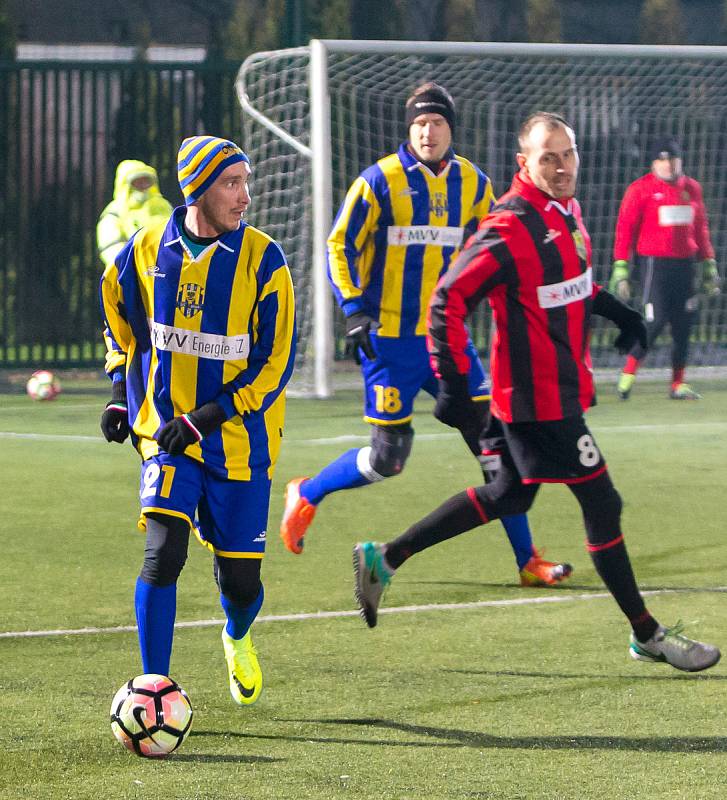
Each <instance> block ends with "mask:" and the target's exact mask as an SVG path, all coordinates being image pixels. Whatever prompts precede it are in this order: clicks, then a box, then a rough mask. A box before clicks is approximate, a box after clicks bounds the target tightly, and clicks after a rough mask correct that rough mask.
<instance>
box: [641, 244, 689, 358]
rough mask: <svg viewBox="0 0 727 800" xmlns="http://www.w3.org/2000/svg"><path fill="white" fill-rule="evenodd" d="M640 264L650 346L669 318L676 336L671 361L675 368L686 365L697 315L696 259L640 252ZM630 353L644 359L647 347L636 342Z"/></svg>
mask: <svg viewBox="0 0 727 800" xmlns="http://www.w3.org/2000/svg"><path fill="white" fill-rule="evenodd" d="M639 267H640V269H641V276H642V285H643V303H644V317H645V318H646V330H647V335H648V341H649V348H651V346H652V345H653V343H654V341H655V340H656V338H657V337H658V336H659V334H660V333H661V332H662V330H663V329H664V326H665V325H666V324H667V322H668V323H669V326H670V328H671V338H672V348H671V365H672V368H673V369H683V368H684V367H685V366H686V364H687V354H688V352H689V334H690V332H691V329H692V323H693V322H694V318H695V316H696V292H695V287H694V261H693V260H692V259H682V258H655V257H653V256H639ZM630 354H631V355H632V356H633V357H634V358H636V359H637V360H638V361H641V360H642V359H643V358H644V356H645V355H646V351H645V350H644V349H643V347H641V346H640V345H638V344H636V345H634V347H633V349H632V350H631V353H630Z"/></svg>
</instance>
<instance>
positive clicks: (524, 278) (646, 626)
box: [354, 112, 720, 671]
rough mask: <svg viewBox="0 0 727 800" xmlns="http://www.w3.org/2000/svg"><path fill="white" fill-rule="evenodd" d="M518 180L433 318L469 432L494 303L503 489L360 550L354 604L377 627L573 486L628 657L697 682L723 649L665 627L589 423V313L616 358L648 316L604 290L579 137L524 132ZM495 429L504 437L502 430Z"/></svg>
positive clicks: (488, 439) (487, 221)
mask: <svg viewBox="0 0 727 800" xmlns="http://www.w3.org/2000/svg"><path fill="white" fill-rule="evenodd" d="M519 144H520V152H519V153H518V154H517V161H518V165H519V167H520V172H519V173H518V175H516V177H515V179H514V181H513V184H512V188H511V189H510V191H509V192H508V193H507V194H506V195H505V196H504V197H503V198H502V199H501V202H500V203H499V204H498V205H497V206H496V207H495V208H494V209H493V211H492V213H491V214H489V215H488V216H487V217H485V218H484V220H482V222H481V224H480V227H479V230H478V231H477V233H476V234H475V235H474V236H472V237H471V238H470V239H469V241H468V242H467V244H466V246H465V248H464V250H463V251H462V253H461V254H460V255H459V257H458V258H457V260H456V262H455V264H454V265H453V267H452V269H451V270H450V271H449V272H448V273H447V274H446V275H444V276H443V277H442V279H441V280H440V282H439V284H438V285H437V289H436V290H435V293H434V295H433V297H432V300H431V302H430V306H429V345H430V351H431V356H432V363H433V366H434V369H435V372H436V373H437V375H438V377H439V379H440V383H441V391H440V393H439V395H438V397H437V402H436V407H435V412H434V413H435V416H436V417H437V418H438V419H440V420H441V421H442V422H445V423H446V424H448V425H451V426H452V427H456V428H459V429H462V428H463V427H465V426H467V425H471V420H472V419H473V417H474V413H475V412H474V409H473V404H472V401H471V399H470V397H469V394H468V392H467V381H466V370H467V362H466V358H465V352H464V348H465V344H466V341H467V333H466V329H465V318H466V316H467V315H468V313H469V312H470V311H472V310H473V309H474V307H475V306H476V305H477V304H478V303H479V302H480V301H481V300H483V299H484V298H485V297H487V299H488V300H489V303H490V305H491V307H492V309H493V318H494V324H495V337H494V340H493V345H492V377H493V394H492V404H491V412H492V416H493V423H494V424H493V426H491V427H490V429H488V430H487V431H486V432H485V436H484V437H483V443H484V444H485V446H486V447H487V450H488V454H489V455H490V456H491V457H492V459H493V461H495V462H496V463H497V474H496V477H495V479H494V481H492V482H491V483H488V484H486V485H484V486H478V487H476V488H471V489H467V490H466V491H464V492H461V493H460V494H458V495H455V496H454V497H452V498H450V499H449V500H448V501H446V502H445V503H444V504H443V505H442V506H440V507H439V508H438V509H436V510H435V511H433V512H432V513H431V514H429V516H427V517H425V518H424V519H422V520H420V521H419V522H417V523H415V524H414V525H413V526H412V527H411V528H409V530H407V531H406V532H405V533H404V534H403V535H401V536H399V537H398V538H396V539H394V540H392V541H390V542H388V543H387V544H376V543H374V542H366V543H363V544H358V545H356V547H355V549H354V567H355V572H356V597H357V600H358V602H359V605H360V607H361V610H362V612H363V615H364V617H365V619H366V622H367V623H368V624H369V626H371V627H373V626H374V625H375V624H376V621H377V611H378V604H379V601H380V599H381V595H382V593H383V589H384V588H385V587H386V585H387V584H388V583H389V582H390V580H391V576H392V575H393V573H394V571H395V570H396V569H397V568H398V567H399V566H401V565H402V564H403V563H404V562H405V561H406V560H407V559H408V558H409V557H411V556H412V555H414V554H415V553H417V552H420V551H422V550H424V549H426V548H427V547H431V546H432V545H434V544H437V543H438V542H441V541H444V540H446V539H449V538H451V537H453V536H456V535H458V534H460V533H463V532H465V531H468V530H471V529H472V528H475V527H477V526H478V525H482V524H485V523H487V522H490V521H491V520H493V519H498V518H499V517H500V516H502V515H503V514H517V513H523V512H525V511H527V510H528V509H529V508H530V506H531V505H532V502H533V500H534V499H535V495H536V493H537V491H538V488H539V485H540V484H541V483H565V484H566V485H567V486H568V488H569V489H570V490H571V491H572V492H573V494H574V495H575V496H576V499H577V500H578V502H579V504H580V506H581V510H582V512H583V518H584V522H585V528H586V535H587V546H588V550H589V552H590V554H591V556H592V558H593V562H594V565H595V567H596V570H597V571H598V573H599V575H600V576H601V578H602V579H603V581H604V583H605V584H606V586H607V587H608V589H609V590H610V591H611V593H612V595H613V596H614V598H615V600H616V602H617V603H618V605H619V606H620V608H621V610H622V611H623V612H624V614H625V615H626V617H627V618H628V620H629V622H630V623H631V626H632V629H633V633H632V636H631V645H630V653H631V655H632V656H633V657H634V658H636V659H639V660H646V661H666V662H668V663H670V664H671V665H672V666H674V667H676V668H677V669H682V670H687V671H696V670H701V669H706V668H708V667H710V666H712V665H713V664H715V663H716V662H717V661H718V660H719V657H720V653H719V650H718V649H717V648H716V647H714V646H712V645H707V644H703V643H701V642H696V641H693V640H691V639H687V638H686V637H684V636H683V635H682V634H681V632H680V629H675V628H671V629H669V628H665V627H663V626H661V625H659V623H658V622H657V621H656V619H655V618H654V617H653V616H652V615H651V614H650V613H649V612H648V611H647V609H646V607H645V605H644V601H643V599H642V597H641V594H640V592H639V589H638V586H637V584H636V580H635V578H634V574H633V571H632V569H631V563H630V561H629V557H628V553H627V551H626V547H625V544H624V539H623V534H622V532H621V505H622V504H621V498H620V496H619V494H618V492H617V491H616V489H615V487H614V485H613V483H612V482H611V478H610V476H609V474H608V470H607V467H606V463H605V461H604V459H603V456H602V455H601V452H600V450H599V448H598V446H597V445H596V442H595V441H594V439H593V436H592V435H591V433H590V431H589V430H588V428H587V427H586V424H585V421H584V418H583V412H584V411H585V410H586V409H587V408H588V407H589V406H591V405H593V404H594V403H595V390H594V385H593V377H592V372H591V359H590V353H589V346H588V339H589V331H590V318H591V314H592V313H595V314H599V315H601V316H604V317H607V318H608V319H610V320H612V321H613V322H615V323H616V325H617V326H618V327H619V329H620V334H619V336H618V338H617V340H616V346H617V347H618V348H619V350H620V351H621V352H626V351H628V350H629V349H630V348H631V347H632V345H633V344H634V343H635V342H636V341H639V342H640V343H641V344H642V345H644V346H645V344H646V327H645V325H644V321H643V319H642V317H641V315H640V314H639V313H638V312H637V311H634V310H633V309H631V308H629V307H628V306H627V305H626V304H625V303H623V302H621V301H620V300H618V299H617V298H615V297H614V296H613V295H611V294H609V293H608V292H607V291H604V290H603V289H602V288H601V287H600V286H598V284H596V283H594V282H593V278H592V271H591V250H590V242H589V238H588V233H587V231H586V229H585V227H584V225H583V221H582V219H581V214H580V209H579V206H578V203H577V201H576V200H575V198H574V197H573V195H574V192H575V185H576V180H577V176H578V165H579V159H578V151H577V148H576V143H575V134H574V132H573V130H572V128H571V127H570V126H569V125H568V124H567V123H566V122H565V120H563V118H562V117H559V116H558V115H555V114H550V113H546V112H538V113H536V114H534V115H532V116H531V117H529V118H528V119H527V120H526V121H525V123H523V126H522V128H521V130H520V137H519ZM495 426H496V427H495Z"/></svg>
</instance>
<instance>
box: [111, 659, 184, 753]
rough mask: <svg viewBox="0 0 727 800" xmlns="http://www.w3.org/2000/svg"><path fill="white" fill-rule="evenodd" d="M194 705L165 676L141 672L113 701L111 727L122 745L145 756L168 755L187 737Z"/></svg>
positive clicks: (127, 683) (175, 684)
mask: <svg viewBox="0 0 727 800" xmlns="http://www.w3.org/2000/svg"><path fill="white" fill-rule="evenodd" d="M191 727H192V704H191V703H190V702H189V697H188V696H187V693H186V692H185V691H184V689H182V687H181V686H180V685H179V684H178V683H176V682H175V681H173V680H172V679H171V678H167V677H166V676H165V675H154V674H148V675H138V676H137V677H136V678H132V679H131V680H130V681H127V682H126V683H125V684H124V685H123V686H122V687H121V688H120V689H119V691H118V692H116V694H115V695H114V699H113V700H112V701H111V730H112V731H113V733H114V736H115V737H116V738H117V739H118V741H119V742H121V744H123V745H124V747H126V748H127V749H128V750H131V752H132V753H136V754H137V755H138V756H143V757H144V758H164V757H165V756H168V755H169V754H170V753H173V752H174V751H175V750H176V749H177V748H178V747H179V746H180V745H181V744H182V742H183V741H184V740H185V739H186V738H187V736H188V734H189V731H190V728H191Z"/></svg>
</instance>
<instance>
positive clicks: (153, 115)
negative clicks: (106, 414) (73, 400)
mask: <svg viewBox="0 0 727 800" xmlns="http://www.w3.org/2000/svg"><path fill="white" fill-rule="evenodd" d="M237 68H238V65H237V64H221V65H217V66H214V65H209V64H191V65H190V64H148V63H124V64H118V63H93V64H89V63H88V62H84V63H70V62H61V63H49V62H38V63H29V62H23V63H4V64H0V184H1V187H0V366H3V367H13V366H18V367H24V366H29V365H33V364H39V363H42V364H43V366H48V367H51V366H83V365H91V364H98V363H99V362H100V361H101V359H102V358H103V347H102V344H101V337H100V328H101V320H100V314H99V304H98V283H99V278H100V276H101V269H102V266H101V262H100V260H99V258H98V255H97V251H96V241H95V228H96V222H97V220H98V216H99V213H100V212H101V210H102V209H103V207H104V206H105V205H106V204H107V203H108V202H109V201H110V200H111V198H112V194H113V182H114V173H115V170H116V165H117V164H118V162H119V161H121V160H123V159H126V158H138V159H141V160H142V161H145V162H147V163H149V164H151V165H153V166H154V167H155V168H156V169H157V170H158V172H159V179H160V185H161V190H162V193H163V194H164V195H165V196H166V197H167V198H168V199H169V200H170V202H172V203H173V204H177V203H179V202H181V193H180V191H179V186H178V184H177V177H176V153H177V148H178V146H179V143H180V142H181V140H182V139H183V138H184V137H186V136H190V135H194V134H197V133H202V132H214V133H217V134H220V135H225V136H229V137H230V138H237V137H239V135H240V133H241V119H240V109H239V105H238V103H237V99H236V96H235V92H234V80H235V76H236V73H237Z"/></svg>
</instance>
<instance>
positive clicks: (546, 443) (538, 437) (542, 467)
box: [482, 416, 606, 483]
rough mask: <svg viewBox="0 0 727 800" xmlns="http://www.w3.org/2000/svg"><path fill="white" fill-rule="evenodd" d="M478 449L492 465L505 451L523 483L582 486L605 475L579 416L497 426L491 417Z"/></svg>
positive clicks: (604, 463)
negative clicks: (491, 461)
mask: <svg viewBox="0 0 727 800" xmlns="http://www.w3.org/2000/svg"><path fill="white" fill-rule="evenodd" d="M482 445H483V455H485V456H486V455H487V454H489V455H490V456H491V457H492V458H493V461H494V460H495V459H496V458H497V456H498V455H501V454H502V452H503V449H505V448H506V450H507V452H508V453H509V455H510V457H511V458H512V461H513V462H514V465H515V467H516V469H517V471H518V472H519V473H520V479H521V480H522V482H523V483H583V482H585V481H589V480H592V479H593V478H597V477H598V476H599V475H601V474H603V473H604V472H605V471H606V462H605V461H604V459H603V455H602V454H601V451H600V450H599V448H598V445H597V444H596V441H595V439H594V438H593V435H592V434H591V432H590V431H589V430H588V427H587V426H586V423H585V420H584V419H583V417H582V416H577V417H567V418H566V419H559V420H551V421H548V422H500V420H498V419H496V418H494V417H491V418H490V425H489V426H488V428H487V430H486V431H485V433H484V435H483V438H482ZM493 468H496V466H495V464H493Z"/></svg>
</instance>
